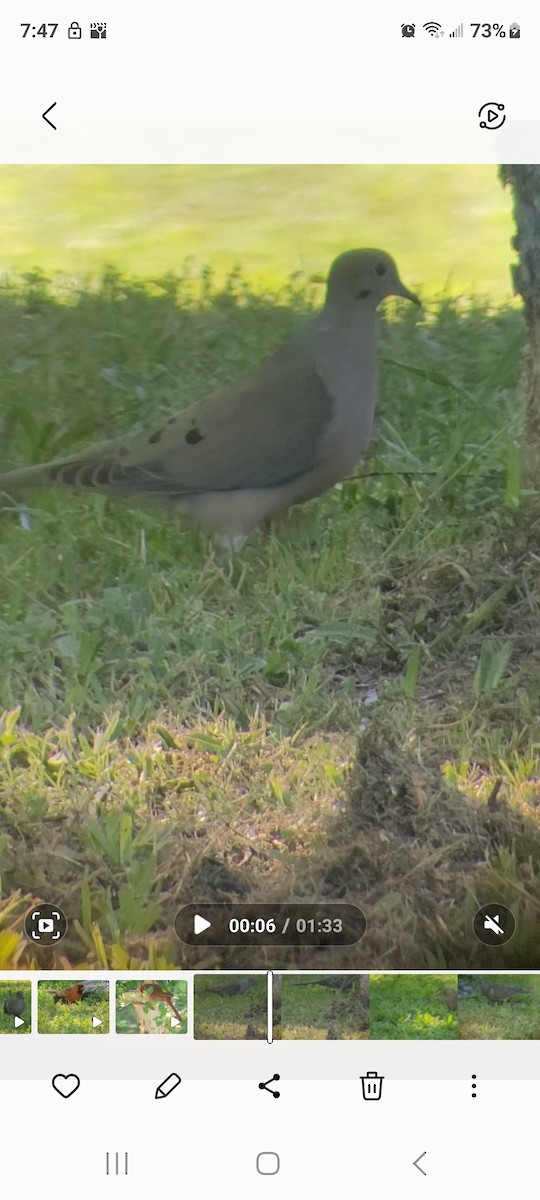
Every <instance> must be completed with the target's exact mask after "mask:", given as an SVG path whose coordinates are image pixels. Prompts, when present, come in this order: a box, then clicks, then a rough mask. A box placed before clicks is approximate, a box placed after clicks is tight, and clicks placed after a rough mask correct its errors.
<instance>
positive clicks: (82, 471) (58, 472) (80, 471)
mask: <svg viewBox="0 0 540 1200" xmlns="http://www.w3.org/2000/svg"><path fill="white" fill-rule="evenodd" d="M119 483H120V481H119V480H118V479H117V471H116V463H114V462H113V461H112V460H111V459H110V458H109V459H107V458H103V457H101V455H100V456H99V457H97V456H96V458H92V457H91V456H90V455H87V456H86V457H84V458H83V457H81V458H69V459H64V460H63V461H62V462H49V463H41V464H39V465H38V466H35V467H21V468H20V469H19V470H16V471H8V472H7V473H6V474H5V475H0V493H2V492H3V493H4V494H7V495H8V496H9V495H12V494H13V493H14V492H18V491H20V490H21V489H24V488H42V487H70V488H80V489H82V490H83V491H95V492H109V493H112V494H114V493H116V494H118V493H121V492H122V491H127V490H128V489H127V488H125V489H124V488H122V487H121V485H120V486H119Z"/></svg>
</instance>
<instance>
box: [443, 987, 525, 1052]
mask: <svg viewBox="0 0 540 1200" xmlns="http://www.w3.org/2000/svg"><path fill="white" fill-rule="evenodd" d="M466 979H467V982H470V983H472V984H473V985H475V984H476V985H477V980H476V978H475V976H473V975H472V976H467V977H466ZM483 981H484V982H485V983H497V984H501V983H502V984H505V985H507V986H510V987H516V988H521V989H522V990H523V992H524V995H515V996H512V997H511V998H510V999H509V1000H508V1001H507V1002H505V1003H504V1004H496V1003H492V1002H491V1001H490V1000H489V999H487V998H486V997H485V996H483V995H482V994H481V992H480V991H479V989H478V987H477V991H476V995H471V996H460V998H459V1016H458V1025H459V1036H460V1038H465V1039H468V1040H473V1041H480V1040H483V1039H487V1040H488V1041H501V1040H503V1041H509V1040H510V1039H518V1040H520V1041H528V1040H534V1041H538V1039H539V1038H540V977H539V976H536V975H504V976H502V975H485V976H483Z"/></svg>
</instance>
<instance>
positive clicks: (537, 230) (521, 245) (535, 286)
mask: <svg viewBox="0 0 540 1200" xmlns="http://www.w3.org/2000/svg"><path fill="white" fill-rule="evenodd" d="M500 175H501V179H502V181H503V183H504V184H510V186H511V188H512V191H513V193H514V220H515V223H516V234H515V237H514V238H513V241H512V245H513V246H514V248H515V249H516V250H517V252H518V255H519V262H518V263H516V264H514V265H513V267H512V278H513V282H514V289H515V291H516V292H518V293H519V295H520V296H522V298H523V304H524V309H525V321H526V324H527V347H526V350H525V357H524V375H523V385H524V390H525V396H526V399H527V416H526V430H525V455H524V458H525V473H526V476H527V478H528V480H529V482H530V483H531V484H536V485H538V483H539V481H540V166H538V165H537V166H503V167H501V169H500Z"/></svg>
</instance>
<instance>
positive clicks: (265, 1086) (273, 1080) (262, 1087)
mask: <svg viewBox="0 0 540 1200" xmlns="http://www.w3.org/2000/svg"><path fill="white" fill-rule="evenodd" d="M279 1078H280V1076H279V1075H272V1078H271V1079H267V1080H266V1083H264V1082H263V1083H260V1084H259V1088H260V1090H261V1092H270V1095H271V1096H273V1097H274V1100H279V1096H280V1093H279V1092H275V1091H274V1089H273V1088H271V1087H268V1084H269V1083H277V1081H278V1079H279Z"/></svg>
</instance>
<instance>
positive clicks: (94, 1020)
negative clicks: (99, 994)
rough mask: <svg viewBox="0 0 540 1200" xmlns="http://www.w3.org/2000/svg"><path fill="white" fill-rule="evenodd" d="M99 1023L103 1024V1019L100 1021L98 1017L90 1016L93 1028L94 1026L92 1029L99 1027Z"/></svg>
mask: <svg viewBox="0 0 540 1200" xmlns="http://www.w3.org/2000/svg"><path fill="white" fill-rule="evenodd" d="M100 1025H103V1021H100V1019H99V1017H92V1026H93V1028H94V1029H99V1026H100Z"/></svg>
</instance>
